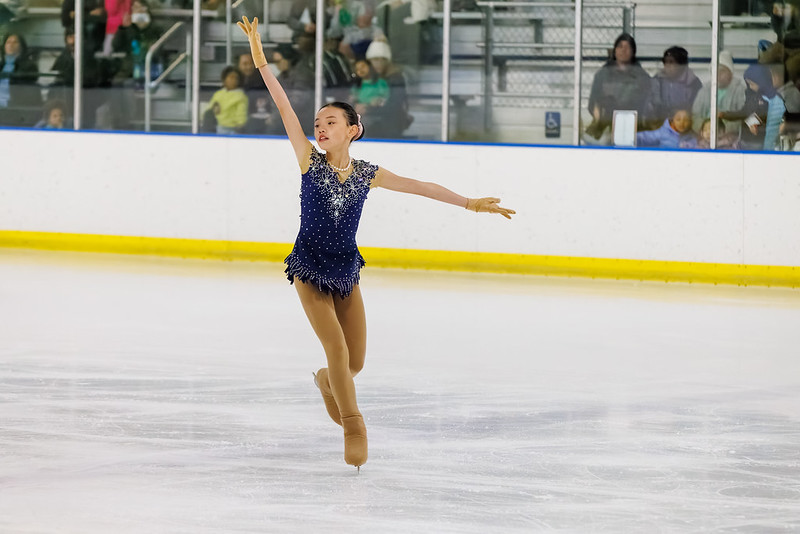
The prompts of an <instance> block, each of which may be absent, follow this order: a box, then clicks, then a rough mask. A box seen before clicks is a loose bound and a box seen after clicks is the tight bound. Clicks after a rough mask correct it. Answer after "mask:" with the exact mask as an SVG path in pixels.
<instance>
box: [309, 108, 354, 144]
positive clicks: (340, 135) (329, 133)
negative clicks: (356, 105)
mask: <svg viewBox="0 0 800 534" xmlns="http://www.w3.org/2000/svg"><path fill="white" fill-rule="evenodd" d="M356 133H358V126H355V125H353V126H350V125H348V124H347V119H346V118H345V115H344V110H341V109H339V108H337V107H333V106H327V107H324V108H322V109H321V110H319V112H317V117H316V118H315V119H314V138H315V139H316V140H317V144H318V145H319V147H320V148H321V149H323V150H325V151H328V150H336V149H341V148H343V147H347V146H349V145H350V140H351V139H352V138H353V137H355V135H356Z"/></svg>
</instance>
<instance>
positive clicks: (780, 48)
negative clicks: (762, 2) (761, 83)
mask: <svg viewBox="0 0 800 534" xmlns="http://www.w3.org/2000/svg"><path fill="white" fill-rule="evenodd" d="M770 25H771V26H772V29H773V30H774V31H775V42H774V43H771V42H769V41H761V42H759V55H758V61H759V63H764V64H774V63H784V62H785V61H786V59H787V58H788V57H790V56H793V55H795V54H800V0H783V1H780V2H772V13H771V15H770Z"/></svg>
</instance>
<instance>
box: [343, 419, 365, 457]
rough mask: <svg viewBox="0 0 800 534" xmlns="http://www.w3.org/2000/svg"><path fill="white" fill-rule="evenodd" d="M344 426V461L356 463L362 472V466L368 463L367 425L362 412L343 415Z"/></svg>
mask: <svg viewBox="0 0 800 534" xmlns="http://www.w3.org/2000/svg"><path fill="white" fill-rule="evenodd" d="M342 427H343V428H344V461H345V462H347V463H348V464H350V465H354V466H356V467H357V468H358V471H359V472H361V466H362V465H364V464H365V463H367V427H366V426H364V418H363V417H361V414H358V413H357V414H355V415H346V416H344V417H342Z"/></svg>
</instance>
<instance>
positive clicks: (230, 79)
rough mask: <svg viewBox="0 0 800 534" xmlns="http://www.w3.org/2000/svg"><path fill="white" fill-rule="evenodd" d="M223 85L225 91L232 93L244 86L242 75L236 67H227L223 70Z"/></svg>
mask: <svg viewBox="0 0 800 534" xmlns="http://www.w3.org/2000/svg"><path fill="white" fill-rule="evenodd" d="M222 85H224V86H225V89H227V90H228V91H232V90H234V89H236V88H238V87H241V86H242V73H241V72H239V69H237V68H236V67H231V66H228V67H225V68H224V69H222Z"/></svg>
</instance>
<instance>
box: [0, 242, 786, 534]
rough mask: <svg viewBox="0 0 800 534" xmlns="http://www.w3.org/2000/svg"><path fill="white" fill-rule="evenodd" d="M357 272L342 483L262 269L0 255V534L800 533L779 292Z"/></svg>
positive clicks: (299, 335)
mask: <svg viewBox="0 0 800 534" xmlns="http://www.w3.org/2000/svg"><path fill="white" fill-rule="evenodd" d="M367 261H369V258H367ZM363 275H364V276H363V279H362V291H363V293H364V298H365V301H366V306H367V317H368V322H369V351H368V355H367V364H366V367H365V369H364V372H363V373H362V374H361V375H359V377H358V378H357V380H356V385H357V387H358V391H359V401H360V406H361V409H362V412H363V413H364V416H365V420H366V423H367V428H368V432H369V445H370V458H369V461H368V463H367V464H366V465H365V466H364V467H363V468H362V470H361V474H360V475H357V474H356V470H355V469H353V468H352V467H349V466H347V465H346V464H345V463H344V461H343V459H342V436H341V430H340V428H339V427H338V426H336V425H335V424H333V423H332V422H330V420H329V419H328V417H327V415H326V412H325V409H324V407H323V404H322V399H321V397H320V396H319V394H318V391H317V389H316V388H315V387H314V384H313V381H312V375H311V372H312V371H314V370H316V369H317V368H318V367H322V366H323V365H324V356H323V355H322V351H321V348H320V346H319V343H318V342H317V340H316V339H315V338H314V337H313V333H312V331H311V328H310V327H309V326H308V324H307V322H306V319H305V316H304V314H303V312H302V309H301V308H300V304H299V302H298V299H297V296H296V294H295V291H294V289H293V288H292V287H291V286H289V285H288V284H287V283H286V280H285V278H284V276H283V273H282V267H281V266H280V265H277V264H257V263H238V262H237V263H225V262H202V261H190V260H165V259H157V258H156V259H153V258H136V257H125V256H113V255H107V256H106V255H92V254H71V253H45V252H33V251H8V250H0V339H1V340H2V342H0V532H2V533H4V534H5V533H18V532H19V533H34V532H35V533H40V532H41V533H44V532H58V533H73V532H74V533H82V534H84V533H128V532H146V533H156V532H169V533H192V534H203V533H221V532H233V533H239V532H259V533H264V532H331V533H334V532H336V533H338V532H348V533H354V532H370V533H372V532H375V533H383V532H407V533H410V532H435V533H440V532H441V533H449V532H453V533H456V532H458V533H485V532H502V533H507V532H536V531H565V532H698V531H709V532H781V531H798V530H800V395H799V394H800V357H798V356H799V355H800V292H798V291H792V290H783V289H758V288H736V287H713V286H690V285H682V284H655V283H635V282H613V281H591V280H577V279H575V280H569V279H555V278H539V277H519V276H495V275H466V274H453V273H433V272H413V271H394V270H381V269H370V268H369V267H367V268H366V269H365V271H364V272H363Z"/></svg>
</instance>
